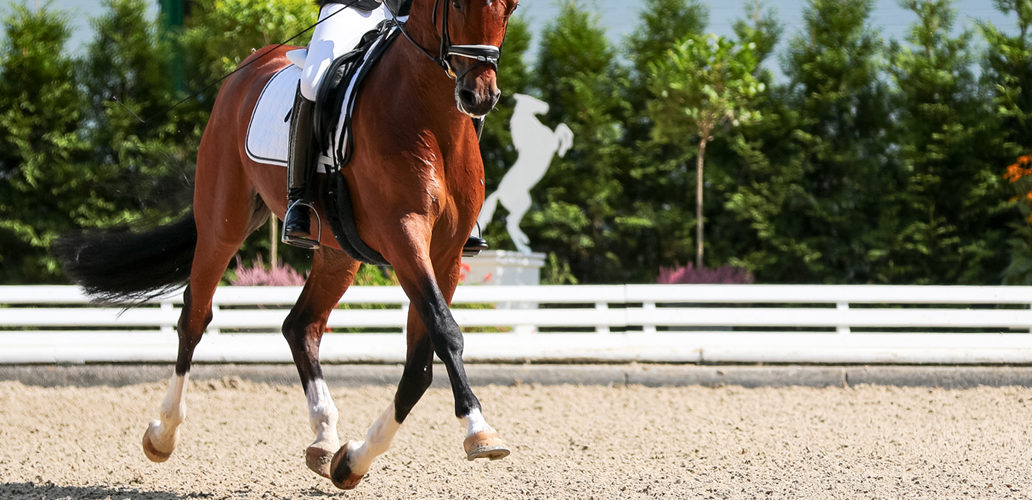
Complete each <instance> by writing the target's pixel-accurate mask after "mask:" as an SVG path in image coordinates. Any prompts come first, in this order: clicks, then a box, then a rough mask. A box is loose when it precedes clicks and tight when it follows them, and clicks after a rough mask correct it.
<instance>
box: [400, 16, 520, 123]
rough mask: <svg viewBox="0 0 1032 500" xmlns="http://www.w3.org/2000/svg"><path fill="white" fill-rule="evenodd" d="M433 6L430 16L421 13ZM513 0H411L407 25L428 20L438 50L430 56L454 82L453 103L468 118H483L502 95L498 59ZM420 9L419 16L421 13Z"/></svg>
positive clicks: (425, 50)
mask: <svg viewBox="0 0 1032 500" xmlns="http://www.w3.org/2000/svg"><path fill="white" fill-rule="evenodd" d="M431 3H432V4H433V7H432V9H433V10H432V12H425V11H422V9H423V8H424V7H423V6H430V4H431ZM517 3H518V0H434V1H433V2H430V1H429V0H426V1H424V2H414V5H413V7H412V15H411V16H410V21H409V24H412V23H413V22H419V21H417V19H419V18H420V17H422V16H424V15H426V16H427V17H429V18H430V19H431V20H432V23H433V30H434V31H435V32H436V36H437V38H438V41H439V43H440V50H439V51H438V54H437V55H436V56H434V55H433V54H430V53H429V52H430V51H428V50H427V49H423V50H424V52H427V53H428V54H427V55H429V56H430V57H431V58H433V59H434V60H436V61H437V63H438V64H440V65H441V66H442V67H443V68H444V70H445V72H447V73H448V75H449V76H450V77H452V78H454V79H455V104H456V106H457V107H458V109H459V111H462V112H463V113H466V114H468V115H472V116H478V117H479V116H483V115H486V114H487V113H488V112H489V111H491V109H493V108H494V106H495V104H497V103H498V98H499V97H500V96H501V91H500V90H498V57H499V55H500V52H501V46H502V41H503V40H504V39H505V30H506V28H507V27H508V25H509V16H510V15H512V12H513V11H514V10H515V9H516V4H517ZM421 11H422V12H421Z"/></svg>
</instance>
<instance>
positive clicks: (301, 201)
mask: <svg viewBox="0 0 1032 500" xmlns="http://www.w3.org/2000/svg"><path fill="white" fill-rule="evenodd" d="M314 108H315V103H314V102H312V101H309V100H308V99H305V98H304V96H302V95H301V87H300V86H298V90H297V94H295V96H294V108H293V109H292V110H291V120H290V143H289V148H290V149H289V154H288V156H287V213H286V214H285V215H284V216H283V235H282V236H281V238H280V239H281V240H282V241H283V243H286V244H288V245H293V246H296V247H301V248H307V249H315V248H319V241H318V240H315V239H312V231H311V222H310V220H311V209H312V197H311V190H310V189H309V182H311V180H312V175H313V174H314V173H315V164H316V153H317V152H316V151H315V149H316V148H314V147H312V146H313V144H314V143H315V141H314V138H313V137H312V125H313V123H312V111H313V109H314Z"/></svg>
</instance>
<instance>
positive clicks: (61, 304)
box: [0, 285, 1032, 364]
mask: <svg viewBox="0 0 1032 500" xmlns="http://www.w3.org/2000/svg"><path fill="white" fill-rule="evenodd" d="M299 293H300V288H296V287H222V288H219V289H218V291H217V292H216V295H215V299H214V307H215V309H216V310H215V312H214V319H213V321H212V323H211V325H210V326H209V329H208V334H207V335H206V336H205V338H204V339H203V340H202V342H201V344H200V346H198V348H197V351H196V352H195V360H197V361H201V362H223V361H232V362H289V361H290V359H291V358H290V353H289V349H288V348H287V345H286V342H285V341H284V340H283V339H282V337H280V335H279V334H278V331H279V326H280V324H281V323H282V321H283V319H284V318H285V317H286V313H287V309H288V308H289V306H290V305H292V304H293V302H294V301H295V300H296V298H297V296H298V294H299ZM181 308H182V299H181V297H180V295H179V294H175V295H173V296H170V297H168V298H164V299H161V300H156V301H153V302H151V303H148V304H146V305H144V306H141V307H138V308H134V309H129V310H122V309H120V308H117V307H103V306H94V305H91V304H90V303H89V301H88V298H87V297H85V296H84V295H83V294H82V292H81V291H80V290H79V289H78V288H76V287H71V286H28V287H10V286H7V287H4V286H0V363H86V362H156V361H160V362H170V361H174V358H175V353H176V335H175V324H176V321H177V320H178V317H179V312H180V309H181ZM453 313H454V315H455V318H456V320H457V321H458V323H459V324H460V325H462V326H463V328H464V329H465V330H466V331H467V335H466V355H465V357H466V359H467V360H469V361H474V362H475V361H505V362H523V361H613V362H616V361H621V362H624V361H656V362H694V363H704V362H714V363H719V362H747V363H754V362H775V363H1020V364H1027V363H1032V334H1030V331H1032V287H946V286H829V285H613V286H514V287H504V286H467V287H460V288H459V289H458V291H457V292H456V294H455V298H454V301H453ZM407 316H408V300H407V298H406V297H405V296H404V294H403V293H402V291H401V289H400V288H398V287H353V288H351V289H350V290H349V291H348V292H347V293H346V294H345V296H344V298H343V299H342V300H341V305H340V308H339V309H337V310H334V311H333V313H332V314H331V315H330V320H329V323H328V327H329V328H330V330H331V331H330V332H329V333H328V334H327V335H326V336H325V337H324V340H323V345H322V349H321V355H322V357H323V359H324V360H325V361H330V362H399V361H402V359H403V356H404V353H405V347H404V336H403V335H401V332H402V331H403V329H404V327H405V322H406V318H407Z"/></svg>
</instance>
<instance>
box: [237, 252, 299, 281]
mask: <svg viewBox="0 0 1032 500" xmlns="http://www.w3.org/2000/svg"><path fill="white" fill-rule="evenodd" d="M236 261H237V267H236V271H234V273H235V274H236V277H235V278H233V279H231V280H229V284H231V285H234V286H301V285H304V284H305V277H304V276H301V274H300V273H298V272H297V271H295V270H294V268H292V267H290V266H289V265H287V264H284V263H283V262H282V261H280V262H279V263H278V264H277V265H274V266H270V268H269V269H266V268H265V264H264V263H263V262H262V256H261V255H258V256H257V257H256V258H255V260H254V262H253V263H252V264H251V267H244V264H243V261H242V260H241V259H240V256H239V255H238V256H237V258H236Z"/></svg>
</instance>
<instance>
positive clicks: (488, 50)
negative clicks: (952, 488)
mask: <svg viewBox="0 0 1032 500" xmlns="http://www.w3.org/2000/svg"><path fill="white" fill-rule="evenodd" d="M448 1H449V0H446V3H445V5H444V9H443V10H444V14H443V15H442V16H441V21H442V22H441V33H440V35H439V37H440V39H441V46H440V49H439V50H438V52H437V55H434V54H433V53H431V52H430V51H429V50H427V49H426V48H425V47H423V46H422V45H420V44H419V42H417V41H415V40H414V39H413V38H412V37H411V36H410V35H409V33H408V30H406V29H405V23H403V22H401V21H400V20H398V14H397V12H395V11H394V9H392V8H391V4H390V2H386V1H385V2H384V5H385V6H387V12H390V13H391V18H392V19H393V21H394V23H395V24H396V25H397V26H398V29H399V30H400V31H401V34H402V35H405V38H406V39H407V40H408V41H409V43H411V44H412V45H414V46H415V47H416V48H417V49H419V51H420V52H422V53H423V55H425V56H426V57H427V58H429V59H430V60H431V61H433V62H434V63H436V64H437V65H438V66H440V67H441V68H442V69H444V72H445V73H446V74H447V75H448V77H449V78H451V79H452V80H458V79H460V78H462V77H464V76H466V74H467V73H469V72H470V71H472V70H473V69H474V68H476V67H477V66H480V65H483V64H487V65H490V66H491V67H492V68H494V69H495V70H497V69H498V58H499V57H501V53H502V50H501V48H500V47H496V46H494V45H453V44H452V43H451V36H450V35H449V32H448V13H449V12H451V4H450V3H447V2H448ZM440 3H441V0H434V14H433V18H432V19H431V23H432V24H433V26H434V27H436V26H437V10H438V6H439V5H440ZM452 56H456V57H465V58H467V59H474V60H476V61H477V64H473V65H471V66H470V67H469V68H466V71H464V72H463V73H462V74H456V73H455V69H454V68H452V65H451V63H450V62H448V58H449V57H452Z"/></svg>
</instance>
